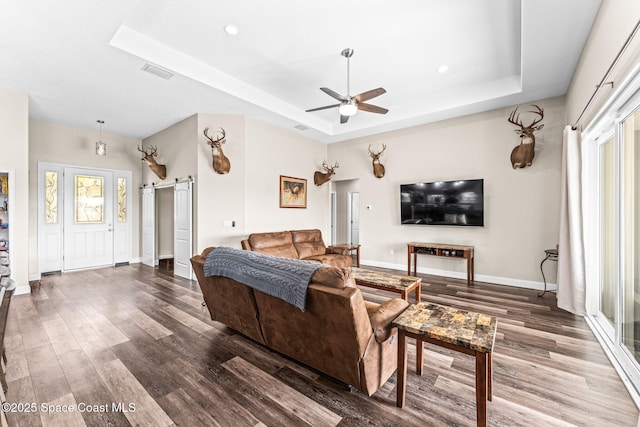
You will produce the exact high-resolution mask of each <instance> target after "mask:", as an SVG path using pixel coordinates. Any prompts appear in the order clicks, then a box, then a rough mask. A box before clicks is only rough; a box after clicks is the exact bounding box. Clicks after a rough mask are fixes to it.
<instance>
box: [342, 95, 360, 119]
mask: <svg viewBox="0 0 640 427" xmlns="http://www.w3.org/2000/svg"><path fill="white" fill-rule="evenodd" d="M338 111H340V115H341V116H353V115H354V114H356V113H357V112H358V107H357V106H356V103H355V100H353V99H352V100H350V101H349V102H348V103H346V104H342V105H340V108H338Z"/></svg>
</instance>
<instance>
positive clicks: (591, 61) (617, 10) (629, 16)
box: [566, 0, 640, 129]
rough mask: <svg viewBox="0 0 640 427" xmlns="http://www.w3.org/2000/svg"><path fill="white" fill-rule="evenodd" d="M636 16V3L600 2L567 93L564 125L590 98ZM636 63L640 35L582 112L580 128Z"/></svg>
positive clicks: (639, 10)
mask: <svg viewBox="0 0 640 427" xmlns="http://www.w3.org/2000/svg"><path fill="white" fill-rule="evenodd" d="M638 17H640V1H638V0H603V1H602V5H601V6H600V10H599V11H598V15H597V17H596V20H595V22H594V23H593V27H592V29H591V32H590V34H589V38H588V39H587V43H586V44H585V47H584V50H583V52H582V56H581V57H580V61H579V62H578V66H577V67H576V71H575V73H574V75H573V79H572V80H571V85H570V87H569V90H568V92H567V110H566V112H567V119H566V122H567V124H571V125H573V124H574V123H576V120H577V119H578V117H579V116H580V113H581V112H582V110H583V109H584V107H585V106H586V105H587V102H588V101H589V99H590V98H591V96H592V95H593V93H594V91H595V88H596V85H598V84H600V81H601V80H602V78H603V77H604V75H605V73H606V72H607V70H608V68H609V66H610V65H611V63H612V62H613V60H614V58H615V57H616V55H617V54H618V52H619V51H620V49H621V48H622V46H623V45H624V43H625V41H626V40H627V38H628V37H629V35H630V34H631V31H632V30H633V28H634V26H635V25H636V23H637V22H638ZM638 64H640V34H636V36H635V38H634V40H633V42H632V43H631V45H630V46H629V47H628V48H627V50H626V52H625V53H624V55H623V56H622V57H621V59H620V60H619V62H618V64H617V65H616V66H615V67H614V69H613V70H612V73H611V75H610V77H609V78H608V79H607V80H608V81H611V82H613V83H614V84H613V86H611V85H606V86H604V87H603V88H602V89H600V90H599V91H598V93H597V95H596V97H595V98H594V101H593V102H592V104H591V106H590V107H589V108H588V109H587V111H586V112H585V113H584V115H583V117H582V120H580V123H579V124H580V125H582V128H583V129H584V128H586V126H587V125H588V124H589V122H590V121H591V120H592V119H593V118H594V116H595V115H596V113H597V112H598V110H599V109H600V108H601V106H602V105H603V104H604V103H605V102H606V101H607V99H609V97H610V96H611V95H612V94H613V92H614V91H615V90H616V89H617V88H618V86H619V85H620V84H621V83H622V80H623V79H624V78H625V77H626V76H627V75H628V74H629V73H630V71H631V70H632V69H633V67H635V66H637V65H638Z"/></svg>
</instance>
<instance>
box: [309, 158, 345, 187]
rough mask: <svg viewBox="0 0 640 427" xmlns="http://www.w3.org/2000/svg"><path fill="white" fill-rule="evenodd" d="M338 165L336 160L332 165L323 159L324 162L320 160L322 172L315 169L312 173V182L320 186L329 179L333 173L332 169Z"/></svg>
mask: <svg viewBox="0 0 640 427" xmlns="http://www.w3.org/2000/svg"><path fill="white" fill-rule="evenodd" d="M339 166H340V165H338V162H336V164H335V165H333V166H329V165H328V164H327V162H326V160H325V161H324V162H322V169H324V172H320V171H316V172H315V173H314V174H313V183H314V184H315V185H317V186H320V185H322V184H324V183H325V182H327V181H329V180H330V179H331V177H332V176H333V174H334V173H335V172H334V169H337V168H338V167H339Z"/></svg>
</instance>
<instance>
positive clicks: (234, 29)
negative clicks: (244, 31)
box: [224, 24, 239, 36]
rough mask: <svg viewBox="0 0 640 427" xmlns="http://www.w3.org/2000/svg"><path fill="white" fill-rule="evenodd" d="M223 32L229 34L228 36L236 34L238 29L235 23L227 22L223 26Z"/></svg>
mask: <svg viewBox="0 0 640 427" xmlns="http://www.w3.org/2000/svg"><path fill="white" fill-rule="evenodd" d="M224 32H225V33H227V34H229V35H230V36H237V35H238V33H239V31H238V27H236V26H235V25H232V24H229V25H225V26H224Z"/></svg>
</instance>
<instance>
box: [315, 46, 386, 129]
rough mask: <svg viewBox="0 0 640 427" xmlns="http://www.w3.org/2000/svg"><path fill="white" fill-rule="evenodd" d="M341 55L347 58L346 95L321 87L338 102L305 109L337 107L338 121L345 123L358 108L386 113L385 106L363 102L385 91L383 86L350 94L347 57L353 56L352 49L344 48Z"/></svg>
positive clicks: (317, 109) (316, 109)
mask: <svg viewBox="0 0 640 427" xmlns="http://www.w3.org/2000/svg"><path fill="white" fill-rule="evenodd" d="M340 54H341V55H342V56H344V57H345V58H347V95H346V96H343V95H340V94H339V93H338V92H335V91H333V90H331V89H329V88H326V87H321V88H320V90H321V91H323V92H324V93H326V94H327V95H329V96H330V97H332V98H334V99H336V100H338V101H340V103H339V104H332V105H325V106H324V107H318V108H312V109H310V110H306V112H307V113H310V112H312V111H319V110H326V109H328V108H335V107H338V111H339V112H340V123H341V124H344V123H347V121H348V120H349V117H351V116H353V115H355V114H356V113H357V112H358V110H362V111H368V112H370V113H377V114H387V112H388V111H389V110H387V109H386V108H382V107H378V106H377V105H373V104H365V102H364V101H368V100H369V99H373V98H375V97H376V96H380V95H382V94H383V93H386V92H387V91H386V90H385V89H384V88H381V87H379V88H377V89H372V90H368V91H366V92H362V93H361V94H358V95H355V96H351V95H350V94H349V93H350V91H349V77H350V75H349V58H351V57H352V56H353V49H351V48H346V49H344V50H343V51H342V52H341V53H340Z"/></svg>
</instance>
